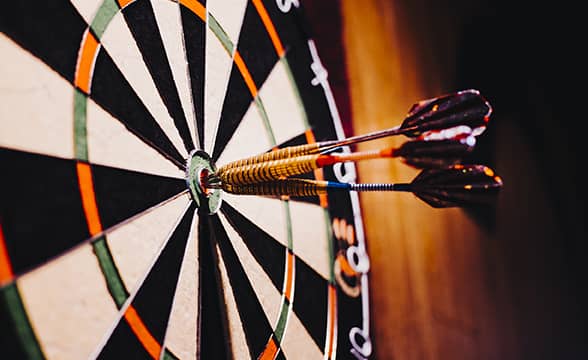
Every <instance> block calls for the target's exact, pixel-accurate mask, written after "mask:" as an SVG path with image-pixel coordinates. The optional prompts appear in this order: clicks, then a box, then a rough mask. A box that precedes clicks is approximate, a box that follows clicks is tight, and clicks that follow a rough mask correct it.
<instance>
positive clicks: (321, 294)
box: [294, 258, 329, 351]
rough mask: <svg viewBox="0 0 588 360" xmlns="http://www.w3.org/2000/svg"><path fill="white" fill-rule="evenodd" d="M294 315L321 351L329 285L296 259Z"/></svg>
mask: <svg viewBox="0 0 588 360" xmlns="http://www.w3.org/2000/svg"><path fill="white" fill-rule="evenodd" d="M295 272H296V284H295V288H294V294H296V295H295V299H294V313H295V314H296V316H298V318H299V319H300V320H301V322H302V325H304V328H305V329H306V330H307V331H308V333H309V334H310V337H312V340H314V342H315V343H316V344H317V346H318V347H319V349H321V351H324V347H325V341H326V331H327V314H328V311H329V310H328V295H329V294H328V290H329V283H328V282H327V280H325V279H323V278H322V277H321V276H320V275H319V274H318V273H317V272H316V271H314V270H313V269H312V268H311V267H310V266H308V265H307V264H306V263H305V262H304V261H302V260H300V259H299V258H296V270H295Z"/></svg>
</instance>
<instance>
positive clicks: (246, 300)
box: [210, 215, 273, 359]
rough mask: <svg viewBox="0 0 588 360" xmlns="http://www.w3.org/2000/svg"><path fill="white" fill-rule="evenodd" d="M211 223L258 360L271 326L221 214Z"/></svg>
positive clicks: (250, 344) (271, 331)
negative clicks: (224, 225)
mask: <svg viewBox="0 0 588 360" xmlns="http://www.w3.org/2000/svg"><path fill="white" fill-rule="evenodd" d="M210 222H211V226H212V231H213V236H214V238H215V241H216V242H217V244H218V246H219V249H220V252H221V255H222V258H223V260H224V263H225V267H226V270H227V274H228V278H229V282H230V284H231V289H232V291H233V295H234V297H235V300H236V303H237V310H238V312H239V317H240V318H241V323H242V324H243V332H244V333H245V338H246V340H247V345H248V347H249V354H250V356H251V358H252V359H256V358H257V357H258V356H259V355H260V354H261V353H262V352H263V350H264V349H265V345H266V344H267V341H268V339H269V337H270V336H272V335H273V330H272V327H271V325H270V323H269V321H268V319H267V317H266V315H265V312H264V311H263V308H262V306H261V304H260V302H259V300H258V298H257V296H256V294H255V290H254V289H253V286H252V285H251V282H249V279H248V278H247V274H246V273H245V269H243V266H242V265H241V262H240V261H239V256H238V255H237V253H236V252H235V249H234V248H233V245H232V244H231V241H230V240H229V237H228V236H227V233H226V232H225V229H224V228H223V226H222V224H221V221H220V219H219V217H218V215H214V216H212V217H210Z"/></svg>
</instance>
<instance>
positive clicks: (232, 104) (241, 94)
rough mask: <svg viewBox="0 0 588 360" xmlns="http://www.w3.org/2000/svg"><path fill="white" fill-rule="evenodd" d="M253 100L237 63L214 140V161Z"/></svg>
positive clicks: (232, 71)
mask: <svg viewBox="0 0 588 360" xmlns="http://www.w3.org/2000/svg"><path fill="white" fill-rule="evenodd" d="M252 101H253V98H252V97H251V92H249V88H247V85H246V84H245V80H243V76H242V75H241V73H240V72H239V69H238V68H237V65H235V64H233V68H232V69H231V75H230V76H229V82H228V85H227V91H226V93H225V99H224V101H223V108H222V110H221V115H220V120H219V126H218V130H217V133H216V137H215V141H214V149H213V151H212V159H213V160H214V161H216V160H217V159H218V158H219V156H220V155H221V153H222V152H223V150H224V149H225V146H226V145H227V143H228V142H229V140H230V139H231V137H232V136H233V133H234V132H235V130H237V127H238V126H239V124H240V123H241V120H242V119H243V116H245V113H246V112H247V109H249V106H251V104H252Z"/></svg>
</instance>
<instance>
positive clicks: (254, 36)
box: [237, 1, 279, 89]
mask: <svg viewBox="0 0 588 360" xmlns="http://www.w3.org/2000/svg"><path fill="white" fill-rule="evenodd" d="M237 50H238V51H239V53H240V54H241V57H242V58H243V61H244V62H245V64H246V65H247V69H249V72H250V73H251V76H252V77H253V81H254V82H255V84H256V85H257V88H258V89H259V88H261V86H262V85H263V83H264V82H265V80H266V79H267V77H268V75H269V74H270V72H271V71H272V69H273V68H274V66H275V65H276V63H277V62H278V60H279V57H278V54H277V53H276V48H275V47H274V44H273V43H272V41H271V38H270V36H269V34H268V32H267V30H266V28H265V26H264V24H263V22H262V21H261V17H260V16H259V14H258V12H257V9H255V5H253V1H249V2H248V3H247V8H246V9H245V17H244V18H243V25H242V26H241V33H240V34H239V42H238V44H237Z"/></svg>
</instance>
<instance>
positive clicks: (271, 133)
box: [255, 94, 277, 146]
mask: <svg viewBox="0 0 588 360" xmlns="http://www.w3.org/2000/svg"><path fill="white" fill-rule="evenodd" d="M255 105H256V106H257V111H259V115H260V116H261V118H262V120H263V125H264V126H265V130H266V132H267V136H268V140H269V142H270V144H271V145H272V146H276V145H277V144H276V137H275V136H274V131H273V130H272V126H271V124H270V121H269V118H268V117H267V112H266V111H265V107H264V106H263V102H262V101H261V97H260V96H259V94H258V95H257V96H256V97H255Z"/></svg>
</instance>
